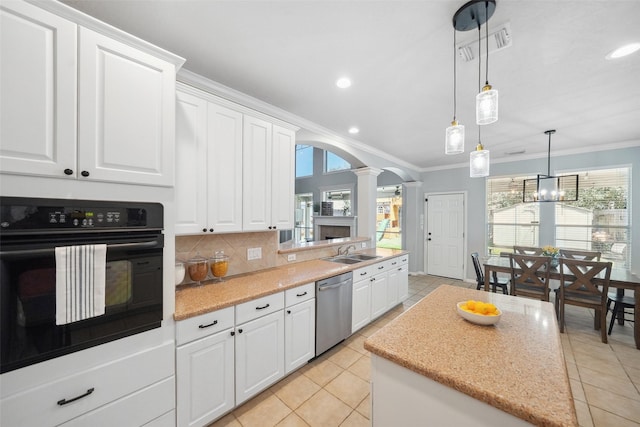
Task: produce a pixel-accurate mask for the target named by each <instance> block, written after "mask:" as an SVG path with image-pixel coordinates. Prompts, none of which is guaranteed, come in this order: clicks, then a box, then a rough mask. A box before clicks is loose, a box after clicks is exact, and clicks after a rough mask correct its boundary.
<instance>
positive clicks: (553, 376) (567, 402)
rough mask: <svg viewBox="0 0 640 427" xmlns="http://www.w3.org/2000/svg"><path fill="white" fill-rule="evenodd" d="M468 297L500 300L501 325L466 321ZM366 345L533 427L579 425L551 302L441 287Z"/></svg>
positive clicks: (396, 361) (498, 303)
mask: <svg viewBox="0 0 640 427" xmlns="http://www.w3.org/2000/svg"><path fill="white" fill-rule="evenodd" d="M469 299H474V300H480V301H485V302H492V303H493V304H495V305H496V306H497V307H498V308H499V309H500V310H501V311H502V318H501V319H500V321H499V322H498V324H496V325H494V326H478V325H475V324H472V323H470V322H467V321H466V320H464V319H462V318H461V317H460V316H459V315H458V313H457V311H456V303H458V302H460V301H466V300H469ZM364 347H365V349H367V350H369V351H371V352H372V353H373V354H375V355H377V356H380V357H384V358H385V359H387V360H389V361H391V362H394V363H396V364H398V365H400V366H403V367H405V368H407V369H410V370H412V371H414V372H416V373H418V374H420V375H424V376H425V377H427V378H430V379H432V380H434V381H437V382H439V383H441V384H444V385H446V386H448V387H451V388H453V389H456V390H458V391H460V392H462V393H465V394H467V395H469V396H471V397H473V398H475V399H478V400H480V401H483V402H486V403H488V404H490V405H492V406H494V407H496V408H498V409H500V410H503V411H505V412H508V413H510V414H512V415H514V416H516V417H518V418H521V419H523V420H525V421H528V422H530V423H532V424H535V425H538V426H577V425H578V422H577V418H576V413H575V407H574V404H573V396H572V394H571V387H570V384H569V377H568V375H567V370H566V365H565V361H564V354H563V352H562V345H561V342H560V335H559V332H558V324H557V321H556V316H555V310H554V308H553V305H552V304H551V303H548V302H542V301H536V300H532V299H526V298H518V297H513V296H509V295H502V294H495V293H489V292H484V291H476V290H475V289H465V288H459V287H455V286H450V285H442V286H440V287H438V288H437V289H436V290H435V291H433V292H432V293H430V294H429V295H427V296H426V297H425V298H424V299H422V300H421V301H419V302H418V303H417V304H415V305H414V306H413V307H411V309H410V310H408V311H406V312H405V313H403V314H402V315H400V316H399V317H397V318H396V319H394V320H393V321H392V322H390V323H389V324H387V325H386V326H385V327H383V328H382V329H381V330H379V331H378V332H376V333H375V334H373V335H372V336H371V337H369V338H368V339H367V340H366V341H365V344H364Z"/></svg>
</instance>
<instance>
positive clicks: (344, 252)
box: [338, 245, 356, 255]
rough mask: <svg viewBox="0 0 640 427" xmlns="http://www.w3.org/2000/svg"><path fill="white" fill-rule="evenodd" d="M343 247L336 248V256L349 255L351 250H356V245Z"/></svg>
mask: <svg viewBox="0 0 640 427" xmlns="http://www.w3.org/2000/svg"><path fill="white" fill-rule="evenodd" d="M345 246H346V247H345ZM345 246H340V247H339V248H338V255H349V251H350V250H351V249H353V250H354V251H355V250H356V245H348V246H347V245H345Z"/></svg>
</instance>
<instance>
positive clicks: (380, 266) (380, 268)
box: [371, 259, 393, 275]
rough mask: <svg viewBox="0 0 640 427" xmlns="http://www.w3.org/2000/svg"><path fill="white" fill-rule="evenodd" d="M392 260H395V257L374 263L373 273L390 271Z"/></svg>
mask: <svg viewBox="0 0 640 427" xmlns="http://www.w3.org/2000/svg"><path fill="white" fill-rule="evenodd" d="M391 261H393V259H390V260H387V261H382V262H379V263H377V264H373V265H372V266H371V267H373V271H372V274H373V275H376V274H380V273H384V272H385V271H389V269H390V268H391Z"/></svg>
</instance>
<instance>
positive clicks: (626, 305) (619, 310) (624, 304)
mask: <svg viewBox="0 0 640 427" xmlns="http://www.w3.org/2000/svg"><path fill="white" fill-rule="evenodd" d="M636 292H639V291H636ZM612 303H613V309H612V310H611V321H610V323H609V332H608V334H609V335H611V331H612V330H613V324H614V323H615V321H616V318H617V317H618V315H620V316H621V318H620V319H621V320H620V322H619V323H620V324H623V322H624V321H625V320H626V321H627V322H633V318H631V319H625V317H624V316H625V314H628V312H627V309H633V310H635V309H636V301H635V299H634V298H633V297H631V296H628V295H624V294H621V293H618V292H609V294H608V295H607V310H609V309H611V304H612ZM634 327H637V326H635V325H634Z"/></svg>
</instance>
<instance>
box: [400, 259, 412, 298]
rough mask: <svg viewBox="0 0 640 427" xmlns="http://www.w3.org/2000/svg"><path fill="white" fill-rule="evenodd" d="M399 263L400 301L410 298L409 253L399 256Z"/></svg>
mask: <svg viewBox="0 0 640 427" xmlns="http://www.w3.org/2000/svg"><path fill="white" fill-rule="evenodd" d="M399 260H400V262H399V264H398V302H402V301H404V300H406V299H407V298H409V255H403V256H401V257H399Z"/></svg>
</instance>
